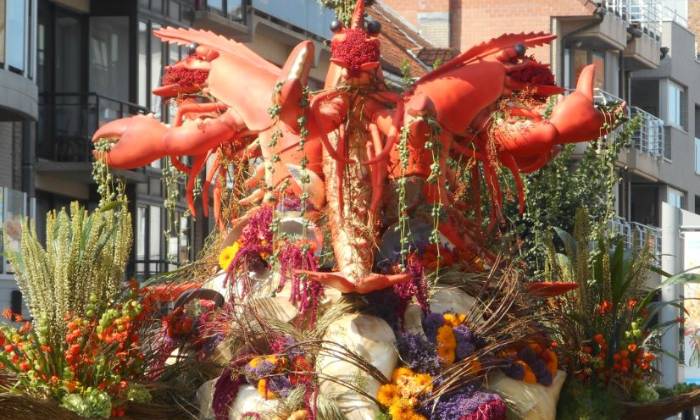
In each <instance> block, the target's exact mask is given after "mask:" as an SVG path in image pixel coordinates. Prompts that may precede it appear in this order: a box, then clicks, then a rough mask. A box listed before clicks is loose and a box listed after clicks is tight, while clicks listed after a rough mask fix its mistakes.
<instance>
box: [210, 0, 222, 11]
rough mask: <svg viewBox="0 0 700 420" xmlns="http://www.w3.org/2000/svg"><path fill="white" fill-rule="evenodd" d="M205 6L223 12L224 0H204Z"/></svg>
mask: <svg viewBox="0 0 700 420" xmlns="http://www.w3.org/2000/svg"><path fill="white" fill-rule="evenodd" d="M206 1H207V8H208V9H210V10H213V11H215V12H219V13H224V0H206Z"/></svg>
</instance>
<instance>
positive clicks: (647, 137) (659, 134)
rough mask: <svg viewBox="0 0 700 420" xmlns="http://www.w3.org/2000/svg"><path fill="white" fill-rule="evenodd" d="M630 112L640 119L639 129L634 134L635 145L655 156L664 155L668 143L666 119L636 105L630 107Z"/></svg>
mask: <svg viewBox="0 0 700 420" xmlns="http://www.w3.org/2000/svg"><path fill="white" fill-rule="evenodd" d="M630 114H631V116H632V117H639V119H640V126H639V130H637V131H636V132H635V133H634V134H633V135H632V139H633V140H634V147H636V148H637V149H638V150H639V151H641V152H644V153H648V154H650V155H652V156H654V157H655V158H658V159H660V158H662V157H664V149H665V143H666V139H665V137H666V135H665V132H664V121H663V120H662V119H661V118H657V117H655V116H654V115H652V114H650V113H648V112H646V111H644V110H643V109H641V108H637V107H636V106H632V107H630Z"/></svg>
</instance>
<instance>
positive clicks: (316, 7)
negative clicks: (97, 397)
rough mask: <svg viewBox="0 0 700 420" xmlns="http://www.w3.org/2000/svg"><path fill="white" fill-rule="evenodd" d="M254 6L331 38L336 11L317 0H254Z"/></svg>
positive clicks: (316, 33) (321, 35)
mask: <svg viewBox="0 0 700 420" xmlns="http://www.w3.org/2000/svg"><path fill="white" fill-rule="evenodd" d="M253 8H255V9H257V10H260V11H261V12H263V13H267V14H268V15H270V16H273V17H276V18H279V19H282V20H284V21H285V22H289V23H291V24H292V25H294V26H297V27H299V28H301V29H305V30H307V31H309V32H311V33H312V34H315V35H318V36H320V37H323V38H330V37H331V35H332V33H331V30H330V23H331V22H332V21H333V19H335V15H334V13H333V12H332V11H331V10H330V9H327V8H325V7H323V6H321V5H320V4H319V3H318V2H317V1H316V0H285V1H279V0H253Z"/></svg>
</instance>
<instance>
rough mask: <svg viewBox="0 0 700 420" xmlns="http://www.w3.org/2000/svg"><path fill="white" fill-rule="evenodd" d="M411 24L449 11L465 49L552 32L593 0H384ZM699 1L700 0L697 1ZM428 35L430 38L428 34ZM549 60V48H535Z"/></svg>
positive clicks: (456, 42)
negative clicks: (557, 21)
mask: <svg viewBox="0 0 700 420" xmlns="http://www.w3.org/2000/svg"><path fill="white" fill-rule="evenodd" d="M381 1H382V2H383V3H384V4H385V5H387V6H388V7H390V8H391V9H392V10H394V11H395V12H397V13H398V14H400V15H401V16H402V17H403V18H404V19H405V20H406V21H407V22H408V23H410V24H412V25H414V26H415V27H416V28H417V29H420V28H419V17H420V14H421V13H429V12H438V11H445V10H447V11H448V12H449V20H450V25H449V31H450V33H449V40H450V41H449V43H450V46H451V47H453V48H457V49H460V50H466V49H468V48H469V47H471V46H473V45H476V44H479V43H481V42H483V41H486V40H489V39H491V38H494V37H496V36H499V35H501V34H503V33H512V32H516V33H517V32H531V31H535V32H537V31H551V30H552V27H551V21H552V19H551V18H552V16H589V15H591V14H592V13H593V10H594V9H595V3H594V2H593V1H591V0H557V1H552V0H494V1H484V0H449V1H448V0H439V1H433V0H381ZM694 1H695V2H696V3H697V2H700V0H694ZM426 38H427V37H426ZM533 52H534V54H535V56H536V57H537V58H538V59H540V60H542V61H544V62H549V56H550V51H549V47H542V48H538V49H537V50H535V51H533Z"/></svg>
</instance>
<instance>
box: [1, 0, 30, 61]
mask: <svg viewBox="0 0 700 420" xmlns="http://www.w3.org/2000/svg"><path fill="white" fill-rule="evenodd" d="M5 15H6V16H5V17H6V21H5V22H6V25H7V38H6V41H7V42H6V44H5V50H6V54H7V57H6V60H7V61H6V64H7V65H8V66H9V67H10V68H12V69H14V70H17V71H19V72H22V71H24V59H25V51H26V48H27V30H26V23H27V16H28V13H27V2H26V1H25V0H11V1H9V2H7V4H6V9H5Z"/></svg>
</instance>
